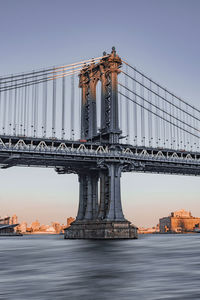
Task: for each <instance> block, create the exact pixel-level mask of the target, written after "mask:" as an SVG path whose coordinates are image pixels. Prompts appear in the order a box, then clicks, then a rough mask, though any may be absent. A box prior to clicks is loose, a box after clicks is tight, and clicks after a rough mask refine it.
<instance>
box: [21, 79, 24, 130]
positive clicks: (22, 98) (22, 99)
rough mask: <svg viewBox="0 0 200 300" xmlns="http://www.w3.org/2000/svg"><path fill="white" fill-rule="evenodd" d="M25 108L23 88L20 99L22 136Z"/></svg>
mask: <svg viewBox="0 0 200 300" xmlns="http://www.w3.org/2000/svg"><path fill="white" fill-rule="evenodd" d="M22 84H24V76H23V80H22ZM23 107H24V88H23V87H22V88H21V99H20V135H21V136H22V128H23Z"/></svg>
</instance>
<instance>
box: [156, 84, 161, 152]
mask: <svg viewBox="0 0 200 300" xmlns="http://www.w3.org/2000/svg"><path fill="white" fill-rule="evenodd" d="M157 94H158V95H159V86H157ZM158 95H156V102H157V103H156V105H157V106H158V107H159V104H160V101H159V96H158ZM159 112H160V111H159V109H158V108H156V114H157V116H156V139H157V147H159V141H160V119H159V117H158V115H159Z"/></svg>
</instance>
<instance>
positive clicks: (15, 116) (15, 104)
mask: <svg viewBox="0 0 200 300" xmlns="http://www.w3.org/2000/svg"><path fill="white" fill-rule="evenodd" d="M14 91H15V95H14V112H13V115H14V116H13V117H14V120H13V135H16V127H17V124H16V120H17V80H15V90H14Z"/></svg>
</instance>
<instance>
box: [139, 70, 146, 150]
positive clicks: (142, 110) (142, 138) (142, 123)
mask: <svg viewBox="0 0 200 300" xmlns="http://www.w3.org/2000/svg"><path fill="white" fill-rule="evenodd" d="M141 81H142V84H141V85H140V95H141V97H142V99H141V104H142V106H143V107H144V105H145V103H144V87H143V86H144V76H143V75H142V80H141ZM143 107H141V143H142V146H145V132H144V131H145V119H144V108H143Z"/></svg>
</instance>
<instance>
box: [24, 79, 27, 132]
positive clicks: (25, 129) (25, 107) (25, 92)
mask: <svg viewBox="0 0 200 300" xmlns="http://www.w3.org/2000/svg"><path fill="white" fill-rule="evenodd" d="M26 83H27V79H26V80H25V88H24V89H25V91H24V136H26V131H27V128H26V118H27V85H26Z"/></svg>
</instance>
